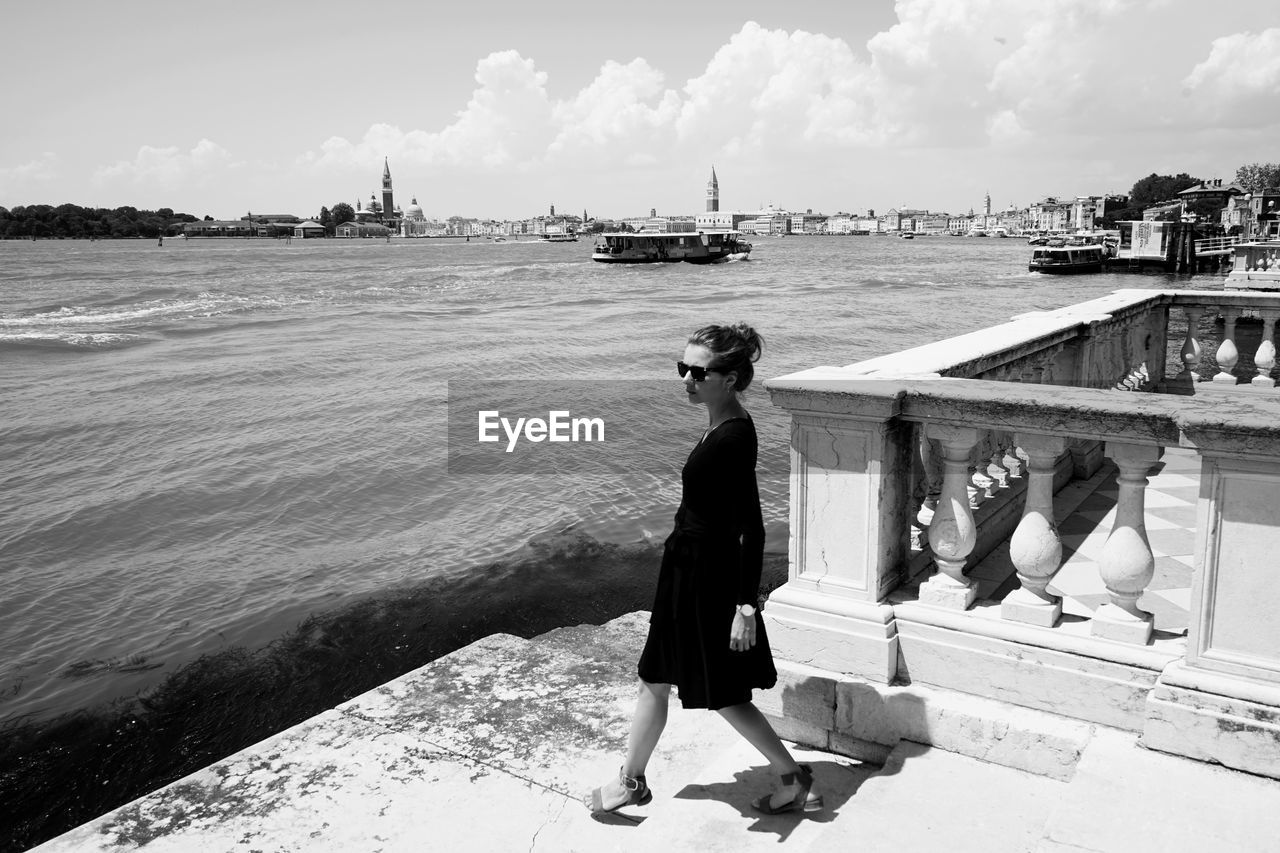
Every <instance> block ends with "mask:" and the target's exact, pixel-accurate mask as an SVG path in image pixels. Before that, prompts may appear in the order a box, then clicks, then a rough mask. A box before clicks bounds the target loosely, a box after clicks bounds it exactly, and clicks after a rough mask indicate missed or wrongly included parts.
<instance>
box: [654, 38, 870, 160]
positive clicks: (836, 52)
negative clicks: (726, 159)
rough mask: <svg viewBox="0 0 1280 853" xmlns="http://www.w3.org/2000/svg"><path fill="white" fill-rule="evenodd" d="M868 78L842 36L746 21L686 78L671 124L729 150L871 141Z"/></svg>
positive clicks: (688, 137)
mask: <svg viewBox="0 0 1280 853" xmlns="http://www.w3.org/2000/svg"><path fill="white" fill-rule="evenodd" d="M868 82H869V80H868V69H867V67H866V66H865V64H863V63H861V62H859V61H858V60H857V59H856V58H855V57H854V54H853V51H852V50H851V49H850V47H849V45H848V44H846V43H845V42H844V41H842V40H840V39H837V38H831V37H829V36H825V35H821V34H816V35H815V34H813V33H807V32H804V31H796V32H794V33H788V32H786V31H785V30H766V29H764V28H762V27H761V26H759V25H758V24H756V23H754V22H748V23H747V24H745V25H744V26H743V27H742V29H741V30H740V31H739V32H738V33H736V34H735V35H734V36H733V37H732V38H731V39H730V40H729V43H728V44H726V45H725V46H724V47H722V48H720V50H718V51H717V52H716V54H715V56H713V57H712V59H711V61H710V62H709V63H708V64H707V67H706V70H705V71H704V72H703V73H702V74H701V76H699V77H696V78H694V79H693V80H690V81H689V82H688V83H687V84H685V87H684V94H685V98H684V103H683V104H682V105H681V109H680V115H679V118H678V120H677V122H676V132H677V135H678V137H679V138H680V139H681V140H684V141H694V140H708V141H711V142H712V143H713V144H714V145H715V146H718V147H722V148H723V149H724V150H732V151H741V150H743V149H751V148H765V147H768V148H773V147H782V148H813V147H819V148H830V147H835V146H838V145H842V144H851V143H852V144H857V143H866V142H871V141H875V140H878V139H880V138H881V137H882V136H883V131H882V129H881V128H880V127H878V126H877V125H876V124H875V121H874V118H875V116H874V111H873V97H872V95H871V94H870V90H869V87H868V85H867V84H868Z"/></svg>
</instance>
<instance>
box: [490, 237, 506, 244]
mask: <svg viewBox="0 0 1280 853" xmlns="http://www.w3.org/2000/svg"><path fill="white" fill-rule="evenodd" d="M493 242H495V243H505V242H507V238H506V237H494V238H493Z"/></svg>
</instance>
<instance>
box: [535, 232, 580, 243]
mask: <svg viewBox="0 0 1280 853" xmlns="http://www.w3.org/2000/svg"><path fill="white" fill-rule="evenodd" d="M542 242H544V243H576V242H578V235H577V234H561V233H554V234H543V235H542Z"/></svg>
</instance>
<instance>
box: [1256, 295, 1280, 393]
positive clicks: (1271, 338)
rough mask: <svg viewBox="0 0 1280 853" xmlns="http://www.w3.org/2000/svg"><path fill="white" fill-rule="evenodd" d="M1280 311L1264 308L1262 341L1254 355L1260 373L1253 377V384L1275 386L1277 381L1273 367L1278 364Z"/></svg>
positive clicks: (1263, 386) (1262, 386)
mask: <svg viewBox="0 0 1280 853" xmlns="http://www.w3.org/2000/svg"><path fill="white" fill-rule="evenodd" d="M1277 318H1280V311H1275V310H1271V309H1266V308H1264V309H1263V310H1262V343H1261V344H1259V345H1258V352H1257V354H1256V355H1255V356H1254V357H1253V363H1254V364H1255V365H1256V366H1257V368H1258V375H1257V376H1255V377H1253V380H1252V384H1254V385H1256V386H1258V387H1260V388H1274V387H1275V385H1276V381H1275V380H1274V379H1272V378H1271V369H1272V368H1273V367H1275V366H1276V343H1275V338H1276V319H1277Z"/></svg>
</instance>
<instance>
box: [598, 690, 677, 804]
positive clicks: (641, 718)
mask: <svg viewBox="0 0 1280 853" xmlns="http://www.w3.org/2000/svg"><path fill="white" fill-rule="evenodd" d="M670 697H671V685H670V684H650V683H649V682H647V681H641V682H640V695H639V697H638V698H637V699H636V710H635V713H634V714H633V715H632V717H631V732H630V734H629V735H628V736H627V758H626V761H624V762H623V764H622V772H623V773H624V774H626V775H627V776H630V777H631V778H633V779H634V778H635V777H637V776H641V775H643V774H644V771H645V768H646V767H648V766H649V758H650V757H651V756H652V755H653V751H654V749H656V748H657V746H658V739H659V738H660V737H662V730H663V729H664V728H666V726H667V703H668V701H669V700H670ZM629 793H630V792H629V791H628V790H627V789H626V788H625V787H623V785H622V782H621V781H620V780H619V779H616V778H615V779H612V780H611V781H609V782H607V783H606V784H604V785H602V786H601V787H600V801H601V803H602V804H603V806H604V808H605V809H606V810H609V809H611V808H613V807H615V806H617V805H618V804H619V803H623V802H626V800H627V797H628V795H629Z"/></svg>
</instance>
